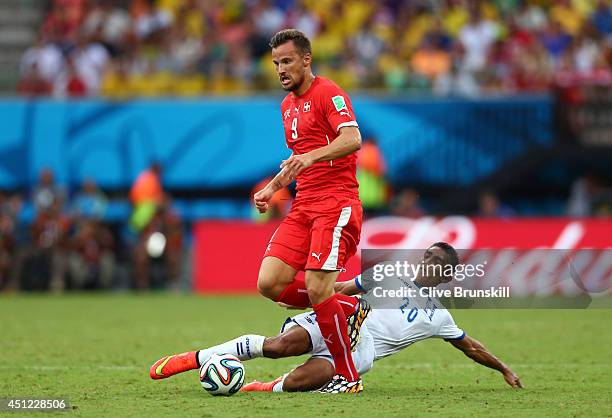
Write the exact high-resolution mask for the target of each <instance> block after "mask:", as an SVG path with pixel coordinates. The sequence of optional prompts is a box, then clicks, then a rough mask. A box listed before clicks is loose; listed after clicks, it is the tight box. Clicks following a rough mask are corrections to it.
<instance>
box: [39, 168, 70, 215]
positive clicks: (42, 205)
mask: <svg viewBox="0 0 612 418" xmlns="http://www.w3.org/2000/svg"><path fill="white" fill-rule="evenodd" d="M65 198H66V192H65V190H64V189H63V188H62V187H60V186H58V185H56V184H55V176H54V175H53V171H51V170H50V169H48V168H44V169H43V170H41V172H40V175H39V179H38V184H37V185H36V186H35V187H34V190H33V193H32V201H33V203H34V208H35V209H36V212H37V213H40V212H45V211H48V210H51V209H54V210H55V211H58V212H62V210H63V208H64V199H65Z"/></svg>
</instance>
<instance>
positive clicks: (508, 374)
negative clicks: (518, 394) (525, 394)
mask: <svg viewBox="0 0 612 418" xmlns="http://www.w3.org/2000/svg"><path fill="white" fill-rule="evenodd" d="M504 380H505V381H506V383H508V384H509V385H510V386H512V387H513V388H515V389H519V388H522V387H523V384H522V383H521V380H520V379H519V377H518V376H517V375H515V374H514V372H513V371H512V370H507V371H505V372H504Z"/></svg>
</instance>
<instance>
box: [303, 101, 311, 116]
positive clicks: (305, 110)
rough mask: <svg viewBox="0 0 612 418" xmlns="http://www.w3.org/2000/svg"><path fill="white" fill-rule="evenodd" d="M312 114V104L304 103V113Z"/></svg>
mask: <svg viewBox="0 0 612 418" xmlns="http://www.w3.org/2000/svg"><path fill="white" fill-rule="evenodd" d="M306 112H310V102H306V103H304V113H306Z"/></svg>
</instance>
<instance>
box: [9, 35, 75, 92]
mask: <svg viewBox="0 0 612 418" xmlns="http://www.w3.org/2000/svg"><path fill="white" fill-rule="evenodd" d="M63 66H64V57H63V55H62V51H61V50H60V49H59V48H58V47H57V45H55V44H54V43H52V42H49V41H48V39H47V37H46V36H45V35H44V34H43V33H40V34H39V35H38V38H37V40H36V44H35V45H33V46H31V47H30V48H28V49H26V51H25V52H24V53H23V55H22V57H21V61H20V62H19V73H20V76H21V78H22V79H23V78H26V77H28V76H31V75H32V72H36V73H37V75H38V76H39V77H40V78H41V79H42V80H44V81H45V82H47V83H49V84H50V85H52V84H53V83H54V81H55V79H56V78H57V77H58V76H59V75H60V73H61V71H62V69H63Z"/></svg>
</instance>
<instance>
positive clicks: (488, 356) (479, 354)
mask: <svg viewBox="0 0 612 418" xmlns="http://www.w3.org/2000/svg"><path fill="white" fill-rule="evenodd" d="M449 342H450V343H451V344H452V345H453V346H454V347H455V348H457V349H459V350H461V351H463V354H465V355H466V356H468V357H469V358H471V359H472V360H474V361H475V362H476V363H478V364H482V365H483V366H486V367H489V368H491V369H493V370H497V371H498V372H500V373H501V374H502V375H503V376H504V380H505V381H506V383H508V384H509V385H510V386H512V387H513V388H522V387H523V384H522V383H521V381H520V379H519V377H518V376H517V375H516V374H514V372H513V371H512V370H510V368H509V367H508V366H506V365H505V364H504V363H503V362H502V361H501V360H500V359H498V358H497V357H495V356H494V355H493V354H492V353H491V352H489V350H487V349H486V348H485V346H484V345H482V343H481V342H480V341H478V340H476V339H474V338H472V337H470V336H468V335H466V336H465V337H463V338H462V339H460V340H449Z"/></svg>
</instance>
